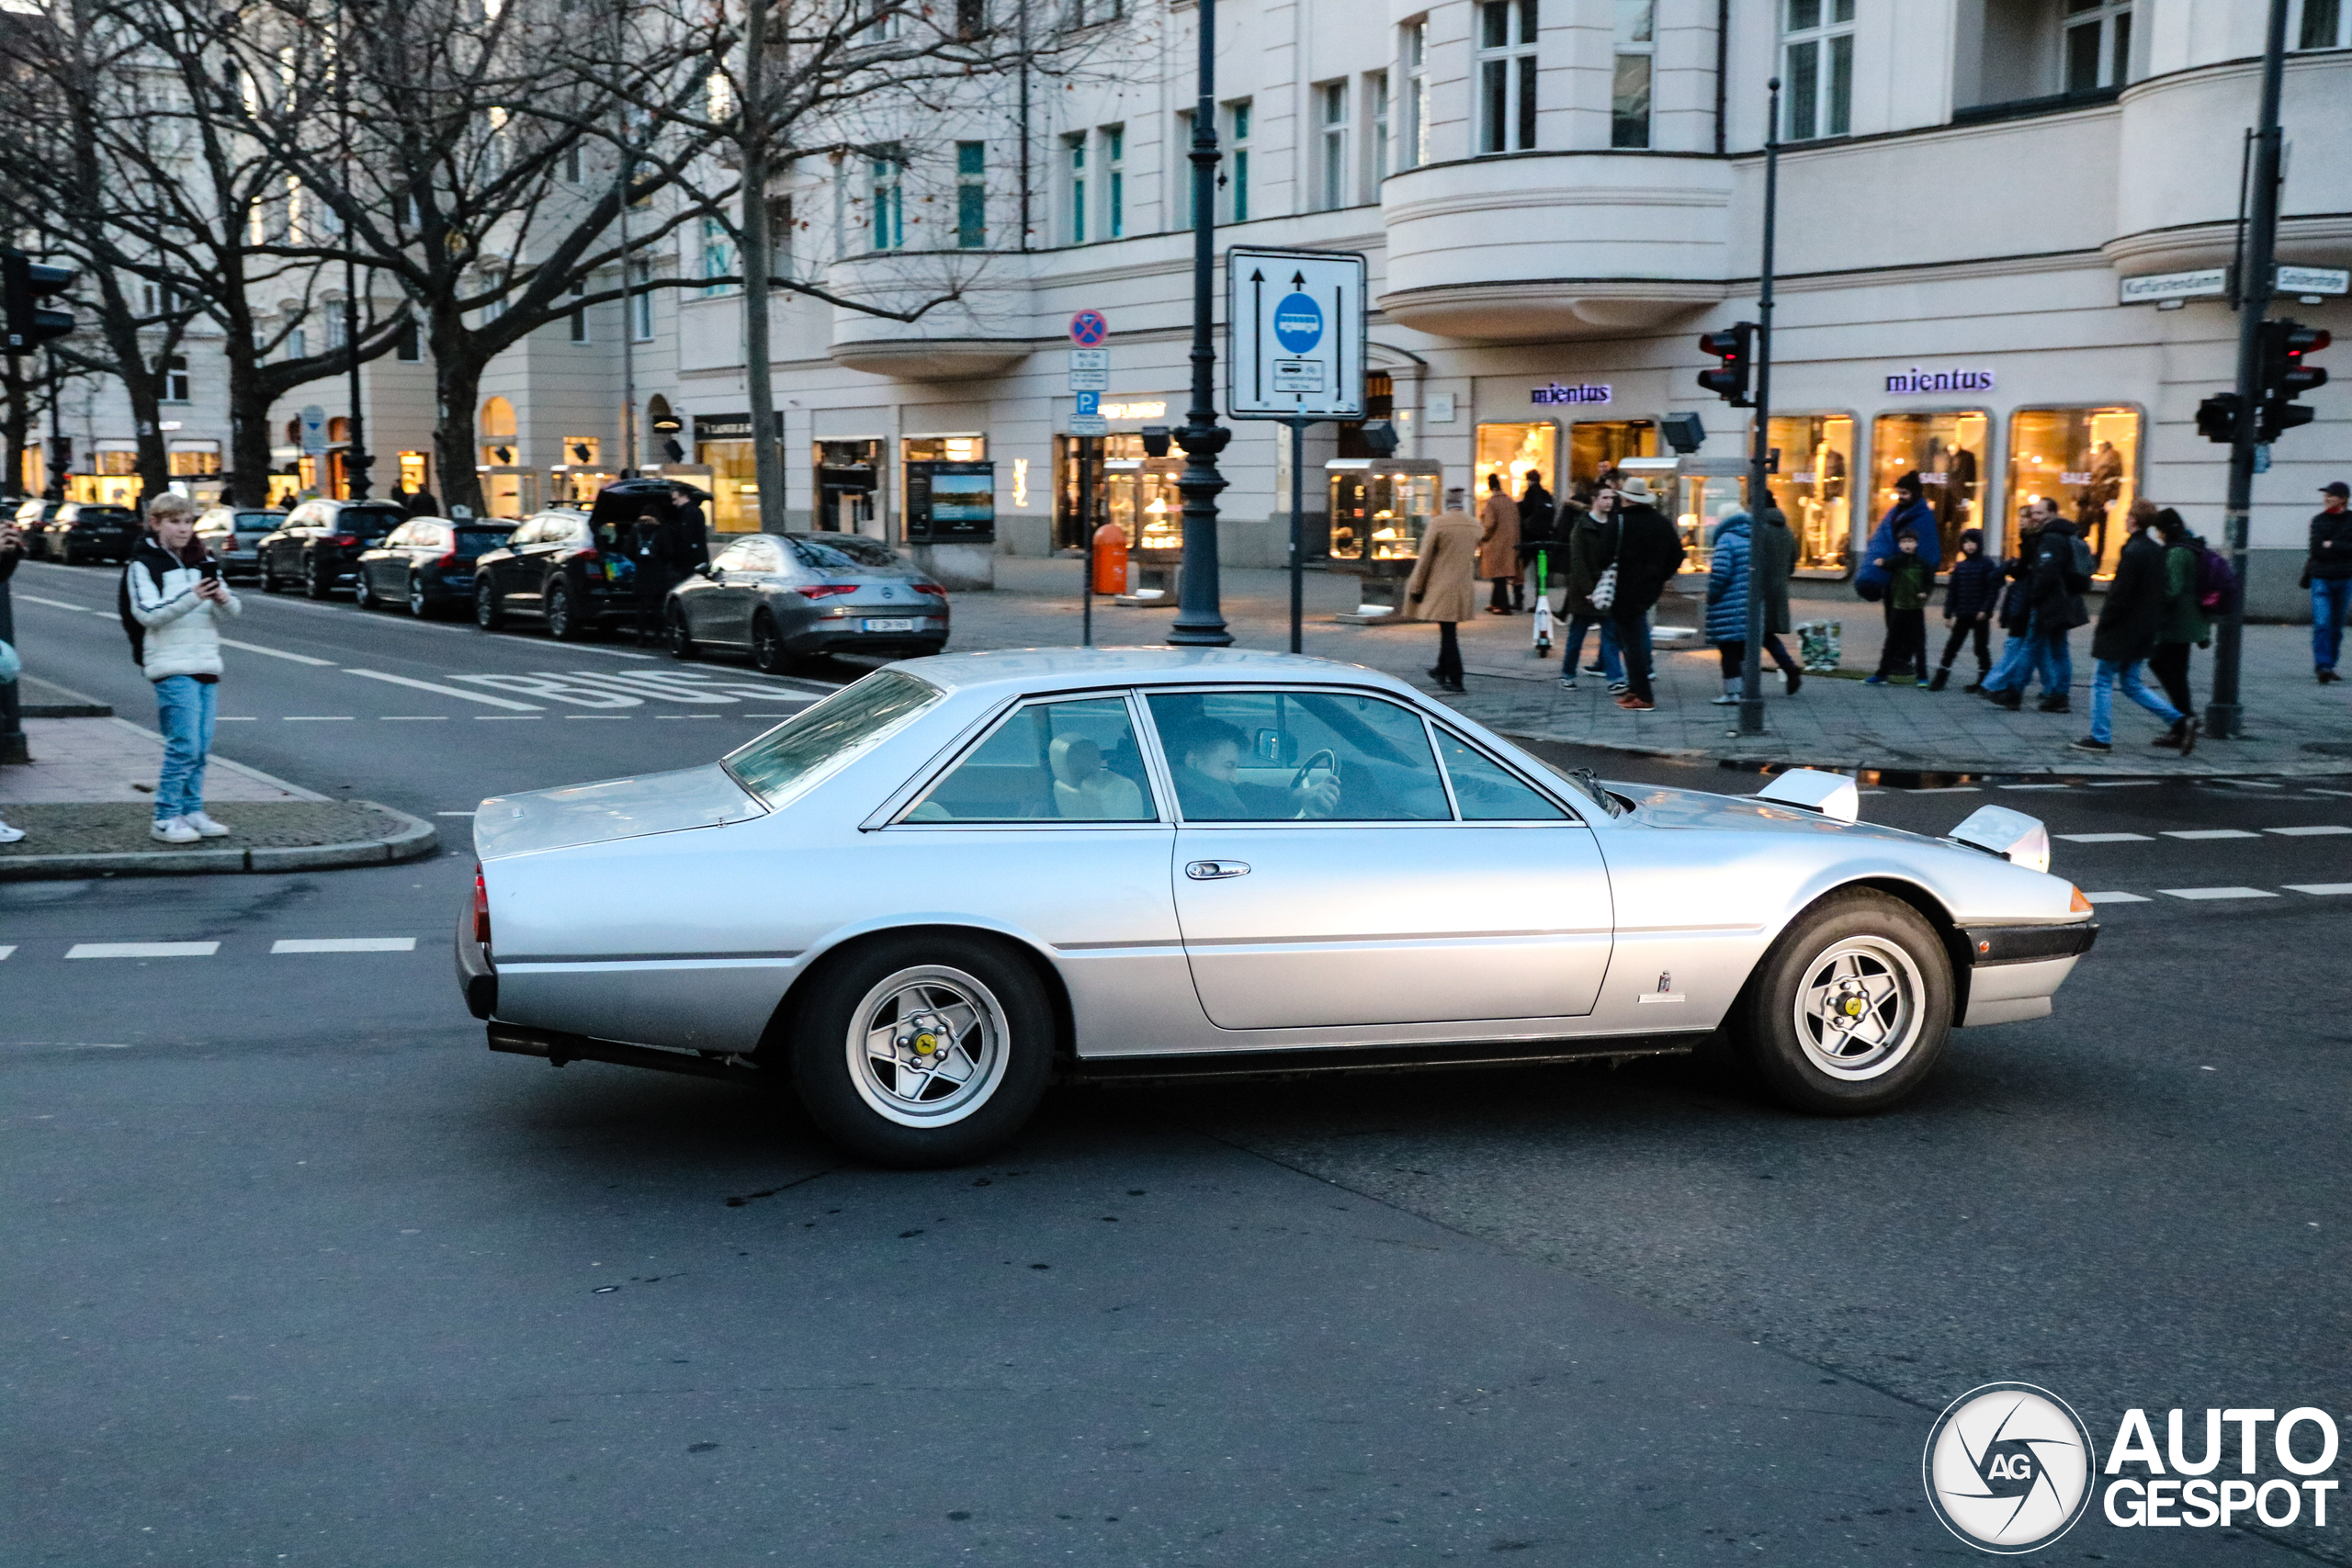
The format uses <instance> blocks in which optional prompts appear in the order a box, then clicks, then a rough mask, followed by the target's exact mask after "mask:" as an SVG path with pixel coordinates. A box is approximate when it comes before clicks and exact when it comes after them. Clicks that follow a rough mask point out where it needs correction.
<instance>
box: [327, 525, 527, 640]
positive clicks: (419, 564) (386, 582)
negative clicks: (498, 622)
mask: <svg viewBox="0 0 2352 1568" xmlns="http://www.w3.org/2000/svg"><path fill="white" fill-rule="evenodd" d="M514 532H515V524H513V523H511V522H508V521H507V520H506V519H505V518H503V517H476V518H471V519H469V520H468V521H466V522H463V523H453V522H451V521H450V520H449V519H448V518H447V517H412V518H410V519H409V520H408V521H407V522H405V523H403V524H401V525H400V526H399V527H397V528H395V529H393V530H392V531H391V532H390V534H388V535H386V536H385V538H384V542H383V543H382V544H380V545H378V546H377V547H375V548H374V549H372V550H368V551H365V552H363V553H362V554H361V555H360V557H359V581H358V582H357V583H356V585H355V586H354V587H353V589H352V593H353V595H354V596H355V597H356V598H357V599H358V601H359V604H360V607H361V608H363V609H375V608H378V607H379V606H382V607H392V606H398V605H402V604H405V605H407V606H408V613H409V614H410V615H414V616H416V617H417V618H418V619H420V620H422V619H423V618H424V617H425V616H427V615H439V614H441V613H442V612H443V611H445V610H450V609H454V608H456V607H457V606H458V605H461V604H472V603H473V602H474V562H475V561H476V560H477V559H478V558H480V557H481V553H482V552H483V551H484V550H494V549H498V548H500V547H503V545H504V544H505V543H506V541H507V539H508V537H509V536H511V535H513V533H514Z"/></svg>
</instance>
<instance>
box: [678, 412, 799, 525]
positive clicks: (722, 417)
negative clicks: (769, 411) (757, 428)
mask: <svg viewBox="0 0 2352 1568" xmlns="http://www.w3.org/2000/svg"><path fill="white" fill-rule="evenodd" d="M783 431H784V420H783V417H782V416H781V415H778V416H777V419H776V434H779V435H780V434H783ZM695 462H696V463H697V464H699V465H701V466H702V467H703V468H707V470H709V473H710V483H709V486H708V489H709V491H710V525H711V527H712V529H713V530H714V531H716V532H718V533H721V534H756V533H758V532H759V531H760V478H759V471H758V466H757V464H758V460H757V458H756V457H754V456H753V454H752V416H751V415H750V414H748V413H698V414H696V415H695Z"/></svg>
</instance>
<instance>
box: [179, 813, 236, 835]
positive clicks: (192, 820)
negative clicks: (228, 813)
mask: <svg viewBox="0 0 2352 1568" xmlns="http://www.w3.org/2000/svg"><path fill="white" fill-rule="evenodd" d="M180 820H181V821H183V822H185V823H187V825H188V826H189V827H191V828H193V829H196V830H197V832H198V834H199V835H201V836H202V837H204V838H207V839H225V838H227V837H228V836H229V834H230V833H231V832H232V829H229V828H226V827H223V826H222V825H221V824H220V823H218V822H215V821H214V820H212V818H209V817H207V816H206V815H205V814H204V813H203V812H201V811H191V812H189V813H188V814H187V816H185V817H183V818H180Z"/></svg>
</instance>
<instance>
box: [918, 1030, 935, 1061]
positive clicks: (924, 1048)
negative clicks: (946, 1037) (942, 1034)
mask: <svg viewBox="0 0 2352 1568" xmlns="http://www.w3.org/2000/svg"><path fill="white" fill-rule="evenodd" d="M938 1049H939V1036H938V1035H936V1034H918V1035H916V1036H915V1055H918V1056H928V1055H932V1054H933V1052H935V1051H937V1050H938Z"/></svg>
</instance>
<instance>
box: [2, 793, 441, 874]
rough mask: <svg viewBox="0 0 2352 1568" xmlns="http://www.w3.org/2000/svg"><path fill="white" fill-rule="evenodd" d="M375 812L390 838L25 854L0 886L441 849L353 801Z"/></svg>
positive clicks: (431, 836)
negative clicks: (389, 827) (391, 828)
mask: <svg viewBox="0 0 2352 1568" xmlns="http://www.w3.org/2000/svg"><path fill="white" fill-rule="evenodd" d="M352 804H354V805H356V806H365V807H368V808H369V809H370V810H374V811H379V812H381V813H383V814H384V815H385V816H387V817H390V818H392V819H394V820H395V821H397V822H400V823H402V824H403V826H402V827H401V830H400V831H399V832H397V833H395V834H393V835H392V836H391V837H390V838H389V839H354V840H347V841H345V842H343V843H339V844H302V845H294V846H288V847H283V848H263V849H251V850H138V851H133V852H128V853H121V854H103V855H24V856H18V857H12V858H9V859H6V860H0V882H37V881H47V880H54V879H56V878H58V877H69V876H197V875H204V874H218V873H223V872H281V871H326V870H332V869H334V868H335V867H338V866H346V865H391V864H396V863H399V862H401V861H409V860H419V859H422V858H424V856H426V855H429V854H431V853H433V852H434V851H435V850H436V849H438V848H439V847H440V841H441V840H440V834H439V833H438V831H437V830H435V828H434V826H433V824H432V823H430V822H427V821H425V820H424V818H418V817H412V816H410V815H409V814H408V813H407V812H405V811H397V810H394V809H393V808H392V807H389V806H384V805H379V803H377V802H376V801H372V800H361V801H354V802H353V803H352Z"/></svg>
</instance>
